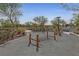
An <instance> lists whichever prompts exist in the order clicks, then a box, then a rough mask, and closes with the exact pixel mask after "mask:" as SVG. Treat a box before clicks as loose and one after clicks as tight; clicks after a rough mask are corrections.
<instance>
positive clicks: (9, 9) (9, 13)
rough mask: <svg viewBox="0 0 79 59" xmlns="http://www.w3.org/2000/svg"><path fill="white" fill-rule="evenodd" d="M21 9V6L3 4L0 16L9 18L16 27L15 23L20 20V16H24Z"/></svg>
mask: <svg viewBox="0 0 79 59" xmlns="http://www.w3.org/2000/svg"><path fill="white" fill-rule="evenodd" d="M19 8H20V4H17V3H4V4H3V3H1V4H0V15H2V16H5V17H7V18H8V19H9V20H10V21H11V23H12V24H13V25H14V21H15V20H16V19H17V18H18V16H20V15H22V13H21V12H20V10H19Z"/></svg>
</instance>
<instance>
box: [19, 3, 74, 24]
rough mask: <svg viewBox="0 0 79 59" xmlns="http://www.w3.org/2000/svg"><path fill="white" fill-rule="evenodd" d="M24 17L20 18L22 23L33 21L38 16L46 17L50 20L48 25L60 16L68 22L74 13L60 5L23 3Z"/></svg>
mask: <svg viewBox="0 0 79 59" xmlns="http://www.w3.org/2000/svg"><path fill="white" fill-rule="evenodd" d="M20 9H21V12H22V14H23V15H22V16H21V17H20V18H19V21H20V23H22V24H23V23H25V22H28V21H33V18H34V17H36V16H45V17H47V18H48V24H50V21H51V20H53V19H54V18H55V17H57V16H60V17H62V19H64V20H65V21H66V22H69V21H70V20H71V19H72V17H73V15H72V14H73V11H70V10H66V9H65V8H63V7H62V6H61V5H60V4H58V3H23V4H22V6H21V8H20Z"/></svg>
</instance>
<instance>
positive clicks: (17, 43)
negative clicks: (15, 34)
mask: <svg viewBox="0 0 79 59" xmlns="http://www.w3.org/2000/svg"><path fill="white" fill-rule="evenodd" d="M50 35H52V33H50ZM32 37H35V34H34V33H32ZM40 37H41V38H40V39H41V40H42V39H43V40H44V41H42V42H41V43H40V49H39V52H36V50H35V48H36V47H35V46H33V45H31V46H30V47H28V46H27V45H28V35H27V36H23V37H20V38H18V39H15V40H12V41H9V42H8V43H7V44H6V45H4V46H2V47H0V55H1V56H75V55H78V56H79V37H76V36H73V35H67V34H62V37H58V40H57V41H54V40H53V38H50V39H49V40H47V39H46V35H45V33H40Z"/></svg>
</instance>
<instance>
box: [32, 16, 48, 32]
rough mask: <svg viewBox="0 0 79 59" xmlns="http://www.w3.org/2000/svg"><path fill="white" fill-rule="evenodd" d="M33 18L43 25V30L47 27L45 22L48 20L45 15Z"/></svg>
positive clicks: (39, 24) (40, 25)
mask: <svg viewBox="0 0 79 59" xmlns="http://www.w3.org/2000/svg"><path fill="white" fill-rule="evenodd" d="M33 20H34V22H35V23H36V24H37V25H38V26H39V27H41V29H42V31H43V30H44V29H45V28H44V26H45V24H46V22H47V18H46V17H44V16H37V17H35V18H34V19H33Z"/></svg>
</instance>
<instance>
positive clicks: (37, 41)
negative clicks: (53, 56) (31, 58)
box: [36, 35, 39, 52]
mask: <svg viewBox="0 0 79 59" xmlns="http://www.w3.org/2000/svg"><path fill="white" fill-rule="evenodd" d="M36 51H37V52H38V51H39V35H37V36H36Z"/></svg>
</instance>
